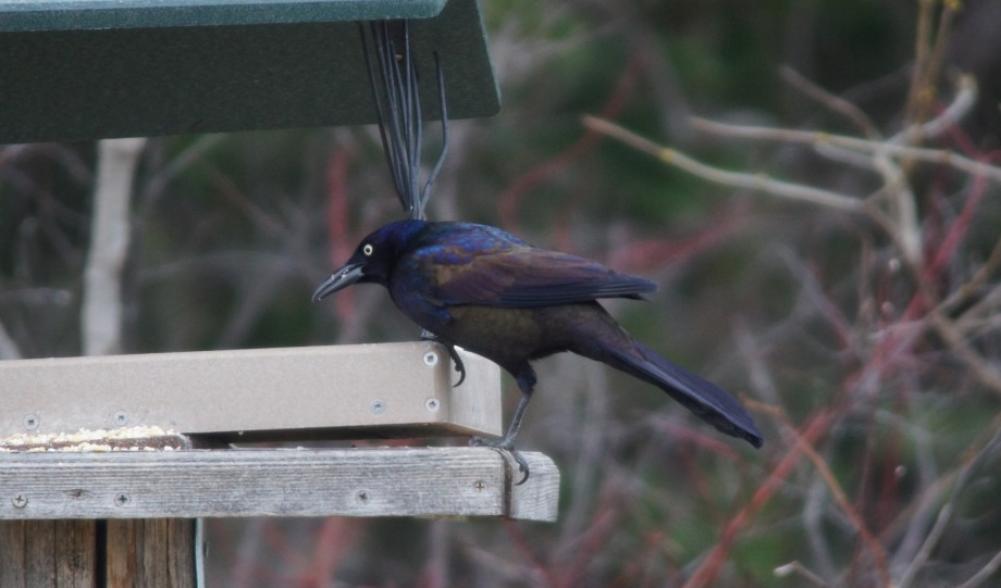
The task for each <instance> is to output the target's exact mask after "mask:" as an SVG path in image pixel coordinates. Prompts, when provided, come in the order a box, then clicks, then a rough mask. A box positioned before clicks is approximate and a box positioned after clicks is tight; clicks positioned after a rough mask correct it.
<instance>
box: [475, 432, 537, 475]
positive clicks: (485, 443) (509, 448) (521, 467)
mask: <svg viewBox="0 0 1001 588" xmlns="http://www.w3.org/2000/svg"><path fill="white" fill-rule="evenodd" d="M469 445H470V446H471V447H490V448H493V449H499V450H501V451H506V452H508V453H509V454H511V459H513V460H514V462H515V463H517V464H518V471H519V472H522V473H523V474H524V475H523V476H522V478H521V480H519V481H517V482H515V483H514V485H515V486H521V485H522V484H524V483H525V482H527V481H528V476H529V475H530V473H531V472H530V471H529V469H528V462H527V461H525V458H524V457H522V455H521V452H520V451H518V450H517V449H515V448H514V443H513V442H512V441H511V440H510V439H505V438H501V439H496V440H494V439H484V438H483V437H470V438H469Z"/></svg>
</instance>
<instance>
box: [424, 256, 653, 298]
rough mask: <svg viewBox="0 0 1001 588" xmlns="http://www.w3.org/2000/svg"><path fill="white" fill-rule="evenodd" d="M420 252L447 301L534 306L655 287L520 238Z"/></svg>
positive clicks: (630, 295)
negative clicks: (498, 243)
mask: <svg viewBox="0 0 1001 588" xmlns="http://www.w3.org/2000/svg"><path fill="white" fill-rule="evenodd" d="M494 245H496V243H494ZM418 255H420V257H421V258H422V259H421V263H420V265H422V266H423V268H424V270H425V271H426V272H427V274H425V275H430V276H433V277H432V283H433V284H434V286H433V287H432V290H433V296H434V298H436V299H438V300H440V301H441V302H443V303H445V304H475V305H482V306H499V307H509V308H530V307H539V306H552V305H556V304H570V303H574V302H587V301H592V300H595V299H598V298H638V297H639V296H640V295H641V294H643V293H646V292H652V291H654V290H656V288H657V286H656V284H654V283H653V282H651V281H649V280H645V279H643V278H637V277H634V276H628V275H625V274H620V273H618V272H615V271H613V270H610V269H608V268H607V267H605V266H603V265H601V264H600V263H597V262H594V261H591V260H589V259H584V258H582V257H577V256H576V255H570V254H567V253H560V252H557V251H547V250H545V249H538V248H535V247H532V246H530V245H527V244H524V243H522V242H517V243H511V244H506V246H500V247H497V246H494V247H490V248H486V249H476V248H471V247H469V248H466V247H462V246H461V245H456V244H455V243H451V244H448V245H436V246H435V247H432V248H429V249H425V250H423V251H421V252H420V253H419V254H418Z"/></svg>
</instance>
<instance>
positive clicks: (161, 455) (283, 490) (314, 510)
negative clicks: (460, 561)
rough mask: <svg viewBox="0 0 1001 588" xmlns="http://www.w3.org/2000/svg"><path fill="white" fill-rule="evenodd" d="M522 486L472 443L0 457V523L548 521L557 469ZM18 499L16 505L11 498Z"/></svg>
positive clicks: (536, 468) (545, 465)
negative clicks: (392, 519) (330, 518)
mask: <svg viewBox="0 0 1001 588" xmlns="http://www.w3.org/2000/svg"><path fill="white" fill-rule="evenodd" d="M524 456H525V458H526V459H527V460H528V461H529V463H530V465H531V469H532V476H531V477H530V478H529V480H528V482H526V483H525V484H524V485H522V486H513V485H512V481H513V480H514V481H516V480H519V479H520V478H521V475H520V473H518V472H517V471H516V468H512V467H511V466H510V462H509V458H508V457H507V456H506V454H505V453H504V452H500V451H497V450H493V449H489V448H483V447H441V448H419V449H418V448H394V449H336V450H335V449H323V450H304V449H300V450H295V449H267V450H256V449H255V450H192V451H176V452H169V451H155V452H128V453H66V454H60V453H20V454H18V453H11V454H0V519H15V520H26V519H144V518H196V517H249V516H331V515H340V516H362V517H378V516H510V517H513V518H519V519H526V520H540V521H553V520H555V519H556V515H557V507H558V495H559V472H558V470H557V469H556V466H555V465H554V464H553V462H552V460H550V459H549V458H548V457H546V456H545V455H542V454H539V453H533V452H525V453H524ZM19 495H20V496H23V497H25V498H27V500H28V502H27V504H26V505H25V506H24V507H22V508H14V507H13V506H12V505H11V497H13V496H19Z"/></svg>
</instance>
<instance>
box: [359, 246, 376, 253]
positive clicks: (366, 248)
mask: <svg viewBox="0 0 1001 588" xmlns="http://www.w3.org/2000/svg"><path fill="white" fill-rule="evenodd" d="M373 251H375V247H372V245H371V244H370V243H365V246H364V247H362V248H361V252H362V253H364V254H365V255H372V252H373Z"/></svg>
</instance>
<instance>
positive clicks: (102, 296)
mask: <svg viewBox="0 0 1001 588" xmlns="http://www.w3.org/2000/svg"><path fill="white" fill-rule="evenodd" d="M145 144H146V140H145V139H108V140H105V141H101V142H100V144H99V148H98V150H99V158H100V161H99V163H98V170H97V180H96V185H95V186H94V221H93V224H92V225H91V235H90V238H91V245H90V251H89V253H88V255H87V266H86V269H85V272H84V291H83V317H82V322H83V350H84V354H86V355H105V354H108V353H115V352H117V351H119V350H120V349H121V337H122V333H121V328H122V300H121V288H122V284H121V272H122V267H123V266H124V264H125V255H126V253H127V252H128V248H129V227H130V223H129V201H130V199H131V196H132V181H133V177H134V176H135V171H136V167H137V165H138V162H139V155H140V154H141V153H142V150H143V146H144V145H145Z"/></svg>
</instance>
